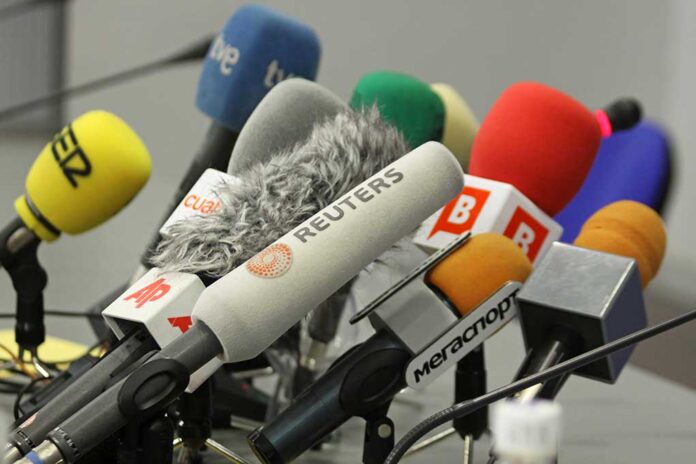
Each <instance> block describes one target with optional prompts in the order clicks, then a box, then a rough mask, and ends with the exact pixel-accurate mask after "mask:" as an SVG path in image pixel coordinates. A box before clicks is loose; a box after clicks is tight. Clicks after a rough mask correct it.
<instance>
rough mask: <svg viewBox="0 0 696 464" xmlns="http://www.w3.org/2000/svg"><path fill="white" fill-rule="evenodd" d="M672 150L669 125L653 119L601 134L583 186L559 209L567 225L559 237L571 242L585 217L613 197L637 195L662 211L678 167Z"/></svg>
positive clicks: (563, 222) (558, 219) (611, 200)
mask: <svg viewBox="0 0 696 464" xmlns="http://www.w3.org/2000/svg"><path fill="white" fill-rule="evenodd" d="M672 152H673V147H672V143H670V140H669V137H668V134H667V133H666V131H665V129H664V128H662V127H660V126H659V125H657V124H655V123H652V122H643V123H641V124H640V125H639V126H637V127H635V128H633V129H631V130H630V131H627V132H623V133H619V134H614V135H613V136H611V137H609V138H607V139H604V140H602V145H601V147H600V149H599V152H598V153H597V158H596V159H595V162H594V164H593V165H592V169H591V170H590V173H589V174H588V175H587V179H585V182H584V183H583V184H582V187H581V189H580V191H579V192H578V193H577V194H576V195H575V196H574V197H573V199H572V201H571V202H570V203H568V205H567V206H566V207H565V208H563V211H561V212H560V213H558V214H557V215H556V218H555V219H556V221H558V222H559V223H560V224H561V225H562V226H563V236H562V237H561V241H563V242H566V243H572V242H573V240H575V238H576V237H577V235H578V233H579V232H580V228H581V227H582V225H583V223H584V222H585V221H586V220H587V219H588V218H589V217H590V216H591V215H592V214H594V212H595V211H597V210H598V209H600V208H602V207H603V206H606V205H608V204H610V203H612V202H614V201H618V200H633V201H637V202H640V203H643V204H644V205H647V206H650V207H651V208H653V209H654V210H655V211H657V212H658V213H660V214H661V215H662V214H663V211H664V209H665V205H666V200H667V199H668V198H669V189H670V184H671V177H672V171H673V169H674V166H673V161H672V159H673V157H674V155H673V153H672ZM636 179H640V180H641V181H640V182H636Z"/></svg>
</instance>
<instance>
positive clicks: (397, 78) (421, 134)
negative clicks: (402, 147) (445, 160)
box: [350, 71, 445, 148]
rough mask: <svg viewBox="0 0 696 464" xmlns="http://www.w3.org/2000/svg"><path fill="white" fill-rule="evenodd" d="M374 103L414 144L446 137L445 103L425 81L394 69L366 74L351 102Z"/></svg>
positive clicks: (388, 120)
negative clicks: (443, 134) (444, 135)
mask: <svg viewBox="0 0 696 464" xmlns="http://www.w3.org/2000/svg"><path fill="white" fill-rule="evenodd" d="M372 105H377V107H378V108H379V112H380V114H381V115H382V118H383V119H384V120H385V121H387V122H389V123H391V124H392V125H394V126H396V127H397V128H398V129H399V130H400V131H401V132H402V133H403V135H404V137H405V138H406V140H407V141H408V143H409V144H410V145H411V147H413V148H415V147H418V146H420V145H422V144H424V143H425V142H429V141H440V140H441V139H442V133H443V130H444V126H445V106H444V105H443V103H442V100H441V99H440V97H439V96H438V95H437V94H436V93H435V92H434V91H433V90H432V89H431V88H430V85H429V84H426V83H425V82H422V81H420V80H418V79H416V78H414V77H411V76H407V75H406V74H400V73H396V72H391V71H376V72H372V73H369V74H365V75H364V76H363V77H362V78H361V79H360V80H359V81H358V84H357V85H356V86H355V90H354V91H353V96H352V97H351V100H350V106H351V107H353V108H354V109H360V108H363V107H369V106H372Z"/></svg>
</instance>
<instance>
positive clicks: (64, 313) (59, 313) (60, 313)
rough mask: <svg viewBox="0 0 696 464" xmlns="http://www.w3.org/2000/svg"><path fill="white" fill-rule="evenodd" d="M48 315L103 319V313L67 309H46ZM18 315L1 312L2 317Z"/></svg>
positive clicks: (45, 313)
mask: <svg viewBox="0 0 696 464" xmlns="http://www.w3.org/2000/svg"><path fill="white" fill-rule="evenodd" d="M44 315H46V316H57V317H86V318H88V319H101V318H102V315H101V313H76V312H73V311H66V310H63V309H49V310H46V311H44ZM15 317H16V315H15V314H14V313H0V319H14V318H15Z"/></svg>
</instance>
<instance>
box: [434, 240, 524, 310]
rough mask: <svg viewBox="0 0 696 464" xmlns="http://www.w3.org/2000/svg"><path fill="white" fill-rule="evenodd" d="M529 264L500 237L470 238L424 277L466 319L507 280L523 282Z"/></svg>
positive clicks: (513, 246) (521, 252) (519, 249)
mask: <svg viewBox="0 0 696 464" xmlns="http://www.w3.org/2000/svg"><path fill="white" fill-rule="evenodd" d="M531 272H532V262H531V261H530V260H529V258H527V255H526V254H525V253H524V251H522V248H520V247H519V246H517V245H516V244H515V242H513V241H512V240H511V239H509V238H508V237H506V236H504V235H500V234H494V233H485V234H477V235H474V236H473V237H471V238H470V239H469V241H468V242H466V243H465V244H464V245H463V246H462V247H460V248H459V249H458V250H456V251H455V252H454V253H452V254H451V255H450V256H448V257H447V258H445V259H444V260H443V261H442V262H440V263H439V264H438V265H437V266H435V267H434V268H433V269H432V270H430V272H429V273H428V274H427V275H426V277H425V281H426V283H428V284H430V285H433V286H434V287H436V288H437V289H438V290H440V292H442V293H443V294H444V295H445V296H446V297H447V299H448V300H449V302H450V303H452V305H453V306H454V307H455V308H456V309H457V311H459V313H460V314H461V315H462V316H466V315H468V314H469V313H470V312H471V311H472V310H473V309H475V308H476V307H477V306H478V305H479V304H481V303H482V302H483V301H484V300H485V299H486V298H487V297H489V296H490V295H491V294H492V293H493V292H494V291H496V290H497V289H499V288H500V287H501V286H503V284H504V283H505V282H507V281H509V280H514V281H517V282H524V281H525V280H527V277H529V274H530V273H531Z"/></svg>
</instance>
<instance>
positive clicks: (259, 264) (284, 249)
mask: <svg viewBox="0 0 696 464" xmlns="http://www.w3.org/2000/svg"><path fill="white" fill-rule="evenodd" d="M291 265H292V250H291V249H290V247H289V246H288V245H286V244H284V243H274V244H273V245H271V246H269V247H268V248H266V249H265V250H263V251H262V252H260V253H259V254H257V255H256V256H254V257H253V258H251V259H250V260H249V261H247V263H246V268H247V271H249V272H251V273H252V274H254V275H255V276H258V277H265V278H268V279H273V278H275V277H279V276H282V275H283V274H285V273H286V272H287V271H288V269H290V266H291Z"/></svg>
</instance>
